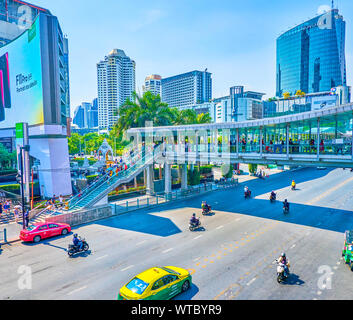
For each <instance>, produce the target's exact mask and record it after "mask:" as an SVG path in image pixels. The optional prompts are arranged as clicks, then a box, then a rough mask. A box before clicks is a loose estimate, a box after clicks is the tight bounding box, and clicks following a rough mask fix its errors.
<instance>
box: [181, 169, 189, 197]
mask: <svg viewBox="0 0 353 320" xmlns="http://www.w3.org/2000/svg"><path fill="white" fill-rule="evenodd" d="M180 173H181V191H185V190H187V188H188V166H187V165H186V164H183V165H181V166H180Z"/></svg>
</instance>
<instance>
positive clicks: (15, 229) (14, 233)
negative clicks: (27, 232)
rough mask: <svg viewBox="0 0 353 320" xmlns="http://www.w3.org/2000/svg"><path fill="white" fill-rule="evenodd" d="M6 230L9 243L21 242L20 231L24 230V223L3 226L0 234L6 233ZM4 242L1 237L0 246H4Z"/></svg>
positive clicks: (0, 228) (0, 227)
mask: <svg viewBox="0 0 353 320" xmlns="http://www.w3.org/2000/svg"><path fill="white" fill-rule="evenodd" d="M4 229H6V233H7V236H6V238H7V242H13V241H19V238H18V237H19V235H20V231H21V230H22V223H21V224H20V223H18V224H17V223H15V222H14V223H9V224H7V225H2V226H0V232H1V233H2V232H3V231H4ZM3 244H4V241H3V238H2V236H1V238H0V245H3Z"/></svg>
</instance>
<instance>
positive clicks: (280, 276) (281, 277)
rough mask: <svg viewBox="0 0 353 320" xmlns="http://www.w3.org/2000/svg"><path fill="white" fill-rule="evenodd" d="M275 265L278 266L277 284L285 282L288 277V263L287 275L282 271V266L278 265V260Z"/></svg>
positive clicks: (288, 265)
mask: <svg viewBox="0 0 353 320" xmlns="http://www.w3.org/2000/svg"><path fill="white" fill-rule="evenodd" d="M276 263H277V264H278V266H277V282H278V283H281V282H284V281H286V280H287V279H288V277H289V267H290V264H289V261H288V262H287V268H288V273H287V274H286V273H285V270H284V265H283V264H281V263H279V262H278V260H276Z"/></svg>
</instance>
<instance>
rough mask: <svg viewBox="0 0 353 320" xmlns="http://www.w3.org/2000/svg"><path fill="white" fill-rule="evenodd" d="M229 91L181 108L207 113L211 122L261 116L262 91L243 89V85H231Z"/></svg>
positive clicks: (249, 118)
mask: <svg viewBox="0 0 353 320" xmlns="http://www.w3.org/2000/svg"><path fill="white" fill-rule="evenodd" d="M229 93H230V94H229V95H228V96H224V97H220V98H216V99H213V100H211V101H210V102H205V103H201V104H196V105H193V106H185V107H182V108H181V109H193V110H195V111H196V113H198V114H200V113H209V114H210V116H211V118H212V122H213V123H226V122H240V121H248V120H255V119H261V118H262V117H263V103H262V102H263V101H262V97H263V96H264V93H260V92H255V91H244V87H243V86H234V87H231V88H230V89H229Z"/></svg>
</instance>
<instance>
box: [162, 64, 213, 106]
mask: <svg viewBox="0 0 353 320" xmlns="http://www.w3.org/2000/svg"><path fill="white" fill-rule="evenodd" d="M211 100H212V74H211V73H209V72H207V69H206V70H205V71H191V72H188V73H184V74H180V75H176V76H173V77H168V78H163V79H162V101H163V102H165V103H167V104H168V105H169V107H172V108H173V107H177V108H181V107H187V106H194V105H197V104H201V103H205V102H209V101H211Z"/></svg>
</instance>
